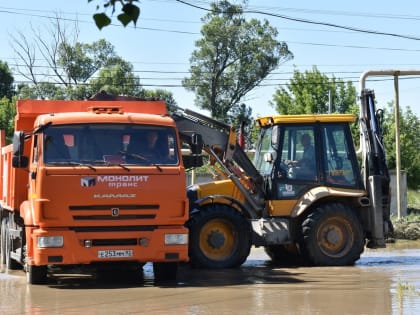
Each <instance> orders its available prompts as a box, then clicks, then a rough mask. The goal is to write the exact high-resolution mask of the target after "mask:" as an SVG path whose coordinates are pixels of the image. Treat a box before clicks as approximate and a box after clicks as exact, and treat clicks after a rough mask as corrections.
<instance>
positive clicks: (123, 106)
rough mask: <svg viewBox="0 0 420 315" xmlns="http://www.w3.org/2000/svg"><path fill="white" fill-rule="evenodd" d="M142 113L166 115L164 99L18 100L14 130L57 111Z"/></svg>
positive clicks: (26, 127)
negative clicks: (116, 110)
mask: <svg viewBox="0 0 420 315" xmlns="http://www.w3.org/2000/svg"><path fill="white" fill-rule="evenodd" d="M112 108H114V109H117V108H118V111H119V112H120V113H142V114H149V115H155V116H156V115H160V116H165V115H168V111H167V109H166V103H165V102H164V101H155V100H153V101H148V100H141V101H138V100H136V101H132V100H129V101H126V100H115V101H67V100H66V101H65V100H18V101H17V104H16V117H15V125H16V126H15V128H16V130H28V129H32V128H33V125H34V122H35V119H36V118H37V117H38V116H40V115H42V114H59V113H79V114H81V113H88V112H92V111H95V109H96V112H97V113H114V112H115V111H114V112H113V111H112ZM100 109H103V110H102V111H101V110H100Z"/></svg>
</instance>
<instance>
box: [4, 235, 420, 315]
mask: <svg viewBox="0 0 420 315" xmlns="http://www.w3.org/2000/svg"><path fill="white" fill-rule="evenodd" d="M113 276H114V277H109V278H108V277H107V278H104V279H96V278H94V277H93V276H92V275H86V274H85V275H80V274H54V275H53V276H52V277H51V278H50V281H49V283H48V284H47V285H27V284H26V279H25V276H24V274H23V272H22V271H13V272H8V273H4V272H3V273H0V314H7V315H12V314H146V313H147V314H153V315H160V314H177V315H183V314H188V315H193V314H194V315H195V314H197V315H204V314H241V315H245V314H378V315H379V314H380V315H382V314H419V313H420V242H418V241H416V242H413V241H411V242H405V241H404V242H402V241H401V242H398V243H396V244H389V245H388V247H387V248H386V249H380V250H367V251H366V252H365V253H364V254H363V256H362V258H361V259H360V260H359V261H358V262H357V264H356V265H355V266H353V267H322V268H321V267H315V268H314V267H313V268H307V267H299V268H280V267H275V266H271V265H270V261H269V259H268V257H267V256H266V255H265V253H264V250H263V249H261V248H258V249H253V251H252V254H251V255H250V257H249V259H248V260H247V261H246V263H245V264H244V265H243V266H242V268H240V269H234V270H223V271H205V270H191V269H189V268H188V266H184V267H182V268H181V269H180V272H179V279H178V281H177V283H172V284H171V283H168V284H164V283H155V282H154V278H153V271H152V266H151V264H146V265H145V266H144V269H143V273H142V274H140V273H139V275H138V277H135V276H133V275H131V276H128V277H124V276H123V275H115V274H114V275H113Z"/></svg>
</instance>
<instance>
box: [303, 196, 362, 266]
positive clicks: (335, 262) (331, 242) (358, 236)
mask: <svg viewBox="0 0 420 315" xmlns="http://www.w3.org/2000/svg"><path fill="white" fill-rule="evenodd" d="M302 236H303V238H302V244H301V250H302V253H303V255H304V257H305V259H307V260H308V263H309V264H310V265H315V266H347V265H353V264H354V263H355V262H356V261H357V260H358V259H359V258H360V255H361V253H362V252H363V249H364V244H365V238H364V233H363V228H362V225H361V223H360V220H359V219H358V217H357V215H356V214H355V212H354V211H352V209H351V208H349V207H348V206H346V205H344V204H341V203H330V204H324V205H322V206H320V207H318V208H317V209H315V211H314V212H312V213H311V214H309V215H308V217H307V218H306V219H305V220H304V222H303V223H302Z"/></svg>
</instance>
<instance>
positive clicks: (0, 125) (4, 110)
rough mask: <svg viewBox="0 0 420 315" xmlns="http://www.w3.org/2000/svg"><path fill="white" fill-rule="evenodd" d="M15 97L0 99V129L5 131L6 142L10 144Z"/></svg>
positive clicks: (14, 112)
mask: <svg viewBox="0 0 420 315" xmlns="http://www.w3.org/2000/svg"><path fill="white" fill-rule="evenodd" d="M15 102H16V97H15V96H14V97H12V98H7V97H6V96H4V97H3V98H0V129H1V130H6V141H7V142H8V143H10V142H11V141H12V137H13V130H14V117H15V115H16V108H15Z"/></svg>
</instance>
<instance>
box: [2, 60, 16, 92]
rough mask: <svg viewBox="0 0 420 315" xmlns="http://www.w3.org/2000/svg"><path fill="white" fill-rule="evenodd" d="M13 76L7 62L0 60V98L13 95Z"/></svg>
mask: <svg viewBox="0 0 420 315" xmlns="http://www.w3.org/2000/svg"><path fill="white" fill-rule="evenodd" d="M13 82H14V78H13V75H12V73H11V71H10V69H9V65H8V64H7V62H3V61H1V60H0V98H2V97H7V98H11V97H12V96H13V95H14V89H13Z"/></svg>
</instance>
